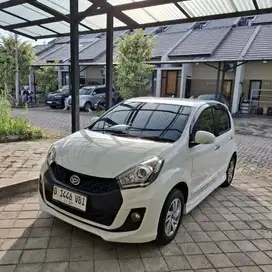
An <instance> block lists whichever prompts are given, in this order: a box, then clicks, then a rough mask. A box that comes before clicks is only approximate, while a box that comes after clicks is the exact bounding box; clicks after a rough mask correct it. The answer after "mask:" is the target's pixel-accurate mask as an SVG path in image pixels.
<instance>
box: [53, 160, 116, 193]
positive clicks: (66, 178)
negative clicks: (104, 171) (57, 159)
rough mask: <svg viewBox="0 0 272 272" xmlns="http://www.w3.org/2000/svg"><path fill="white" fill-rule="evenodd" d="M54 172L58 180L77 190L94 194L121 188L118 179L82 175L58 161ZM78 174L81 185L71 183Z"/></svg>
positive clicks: (54, 166)
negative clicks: (72, 178) (71, 178)
mask: <svg viewBox="0 0 272 272" xmlns="http://www.w3.org/2000/svg"><path fill="white" fill-rule="evenodd" d="M52 170H53V173H54V175H55V177H56V179H57V180H58V181H60V182H61V183H63V184H66V185H69V186H72V187H74V188H76V189H77V190H80V191H84V192H88V193H92V194H104V193H109V192H112V191H114V190H119V186H118V183H117V181H116V179H108V178H98V177H92V176H87V175H82V174H79V173H76V172H73V171H71V170H68V169H66V168H64V167H62V166H60V165H58V164H56V163H54V164H53V165H52ZM72 175H77V176H78V177H79V178H80V184H79V185H76V186H75V185H72V183H70V177H71V176H72Z"/></svg>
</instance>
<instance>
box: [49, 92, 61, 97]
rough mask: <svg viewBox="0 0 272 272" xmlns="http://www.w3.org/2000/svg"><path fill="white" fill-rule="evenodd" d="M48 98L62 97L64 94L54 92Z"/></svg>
mask: <svg viewBox="0 0 272 272" xmlns="http://www.w3.org/2000/svg"><path fill="white" fill-rule="evenodd" d="M48 96H62V93H59V92H53V93H49V94H48Z"/></svg>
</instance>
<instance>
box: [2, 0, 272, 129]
mask: <svg viewBox="0 0 272 272" xmlns="http://www.w3.org/2000/svg"><path fill="white" fill-rule="evenodd" d="M270 12H272V1H270V0H179V1H177V0H0V28H2V29H4V30H7V31H11V32H13V33H16V34H19V35H22V36H25V37H27V38H31V39H35V40H37V39H45V38H54V37H61V36H70V43H71V65H70V67H71V69H70V82H71V94H72V132H75V131H77V130H78V129H79V97H78V90H79V78H80V76H79V75H80V69H79V53H78V51H79V44H78V42H79V35H82V34H88V33H97V32H106V33H107V40H106V43H107V50H106V89H107V107H110V104H111V100H112V99H111V95H112V92H111V91H110V90H111V89H112V74H113V56H112V55H113V31H116V30H125V29H136V28H146V27H155V26H164V25H165V26H166V25H172V24H179V23H186V22H195V21H207V20H213V19H222V18H230V17H240V16H250V15H256V14H264V13H270Z"/></svg>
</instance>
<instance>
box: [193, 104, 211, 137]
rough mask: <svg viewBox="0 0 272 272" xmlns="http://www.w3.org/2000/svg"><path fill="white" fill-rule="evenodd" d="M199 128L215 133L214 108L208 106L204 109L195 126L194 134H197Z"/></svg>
mask: <svg viewBox="0 0 272 272" xmlns="http://www.w3.org/2000/svg"><path fill="white" fill-rule="evenodd" d="M199 130H203V131H207V132H210V133H213V134H214V133H215V126H214V118H213V110H212V108H207V109H205V110H203V111H202V112H201V114H200V115H199V117H198V119H197V121H196V123H195V125H194V128H193V134H195V133H196V132H197V131H199Z"/></svg>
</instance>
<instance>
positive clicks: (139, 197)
mask: <svg viewBox="0 0 272 272" xmlns="http://www.w3.org/2000/svg"><path fill="white" fill-rule="evenodd" d="M45 176H47V174H46V173H42V180H41V182H40V183H39V191H40V197H39V200H40V206H41V209H42V210H44V211H46V212H48V213H50V214H52V215H53V216H56V217H57V218H59V219H61V220H63V221H65V222H67V223H70V224H71V225H73V226H76V227H78V228H81V229H84V230H85V231H88V232H90V233H93V234H95V235H98V236H100V237H101V238H102V239H104V240H106V241H111V242H121V243H144V242H149V241H153V240H154V239H155V238H156V235H157V226H158V220H159V216H160V211H161V203H160V202H161V201H159V202H158V201H157V198H156V197H155V196H156V194H154V193H155V190H154V188H153V189H152V188H151V187H153V186H152V185H151V186H149V187H147V188H139V189H131V190H124V191H121V195H122V204H121V205H120V208H119V209H118V211H117V213H116V215H115V217H114V220H113V221H112V223H111V224H108V225H105V224H104V223H103V224H101V223H98V222H94V221H91V220H88V218H86V217H85V218H84V217H82V216H80V215H79V214H75V213H74V212H73V211H71V210H67V209H63V207H59V206H57V205H56V203H52V202H50V201H48V199H47V198H48V196H47V197H46V194H45V183H46V181H45V180H44V177H45ZM68 189H71V188H68ZM101 196H102V195H101ZM93 204H94V205H95V204H96V202H95V201H94V202H93ZM113 204H114V203H111V204H110V206H112V205H113ZM162 204H163V203H162ZM115 205H116V203H115ZM133 211H137V212H140V213H141V212H142V214H141V215H142V218H143V219H142V221H141V222H140V224H139V225H138V226H136V228H135V224H131V213H132V212H133Z"/></svg>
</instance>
